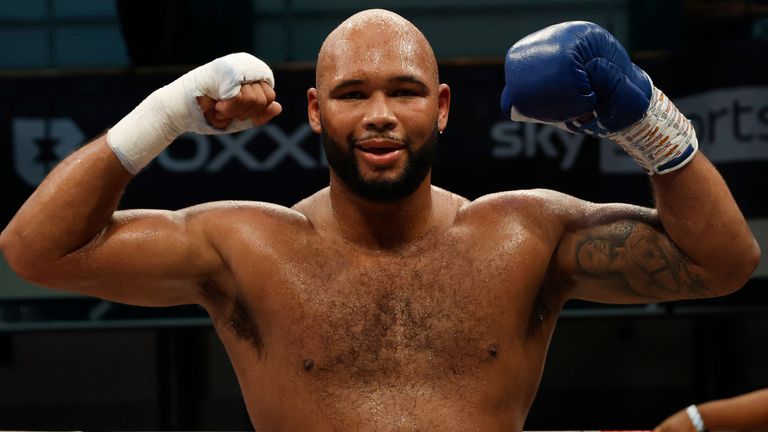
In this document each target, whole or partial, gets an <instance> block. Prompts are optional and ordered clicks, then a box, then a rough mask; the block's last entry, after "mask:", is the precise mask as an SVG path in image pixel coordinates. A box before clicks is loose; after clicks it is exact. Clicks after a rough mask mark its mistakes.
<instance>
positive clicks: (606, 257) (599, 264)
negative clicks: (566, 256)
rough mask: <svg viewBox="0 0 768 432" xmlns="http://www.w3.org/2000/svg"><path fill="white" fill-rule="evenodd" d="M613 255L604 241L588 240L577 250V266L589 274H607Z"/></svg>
mask: <svg viewBox="0 0 768 432" xmlns="http://www.w3.org/2000/svg"><path fill="white" fill-rule="evenodd" d="M614 254H615V253H614V252H613V251H612V250H611V245H610V244H608V242H606V241H605V240H601V239H594V240H590V241H588V242H586V243H584V244H583V245H582V246H581V248H579V253H578V260H579V265H580V266H581V268H583V269H584V271H586V272H587V273H589V274H594V275H604V274H608V272H609V271H610V265H611V260H612V259H613V255H614Z"/></svg>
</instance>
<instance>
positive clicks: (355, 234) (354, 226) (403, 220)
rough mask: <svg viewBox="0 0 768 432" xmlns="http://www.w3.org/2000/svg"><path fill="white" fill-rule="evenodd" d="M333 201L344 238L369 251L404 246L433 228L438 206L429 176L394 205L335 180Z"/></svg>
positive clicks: (333, 180) (331, 196) (333, 181)
mask: <svg viewBox="0 0 768 432" xmlns="http://www.w3.org/2000/svg"><path fill="white" fill-rule="evenodd" d="M330 200H331V210H332V211H333V216H334V218H335V220H336V222H337V223H338V229H339V232H340V234H341V236H342V238H344V240H345V241H347V242H349V243H352V244H354V245H357V246H360V247H363V248H366V249H377V250H380V249H395V248H398V247H401V246H405V245H407V244H408V243H410V242H412V241H414V240H416V239H418V238H420V237H422V236H423V235H424V234H425V233H426V232H427V231H429V230H430V228H432V225H433V214H434V213H435V211H434V208H433V206H434V204H435V203H434V202H433V200H432V186H431V184H430V176H429V175H428V176H427V177H426V178H425V179H424V181H423V182H422V183H421V184H420V185H419V187H418V188H417V189H416V190H415V191H414V192H413V193H412V194H410V195H408V196H407V197H405V198H402V199H400V200H397V201H392V202H379V201H373V200H369V199H366V198H363V197H361V196H360V195H357V194H355V193H354V192H353V191H352V190H350V189H349V187H347V186H346V185H345V184H343V183H342V182H341V181H340V180H339V179H337V178H333V177H332V178H331V187H330Z"/></svg>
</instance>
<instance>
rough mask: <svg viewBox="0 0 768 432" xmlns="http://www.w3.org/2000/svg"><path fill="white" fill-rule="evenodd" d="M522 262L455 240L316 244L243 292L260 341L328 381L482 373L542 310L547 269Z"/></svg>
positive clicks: (514, 346) (394, 380)
mask: <svg viewBox="0 0 768 432" xmlns="http://www.w3.org/2000/svg"><path fill="white" fill-rule="evenodd" d="M507 252H508V251H507ZM529 258H531V257H529ZM520 265H521V264H520V262H518V263H517V264H516V260H515V259H514V257H511V256H509V255H508V254H507V253H506V252H505V251H504V250H502V249H499V250H496V251H495V252H494V251H489V250H486V249H483V248H478V247H475V246H472V245H468V244H464V245H462V244H459V243H457V242H451V241H435V242H433V243H432V244H429V245H423V247H421V248H419V249H416V250H410V251H404V252H402V253H380V254H377V253H370V252H364V253H361V252H359V251H357V252H356V251H353V250H351V249H347V248H344V247H338V248H323V247H317V248H311V247H310V248H309V250H306V251H305V253H302V254H301V259H298V260H291V261H284V262H281V263H280V264H277V265H276V267H275V268H274V270H275V271H274V272H273V276H272V277H270V278H269V279H268V280H266V281H265V282H266V284H267V286H265V288H264V289H263V290H261V292H262V293H263V294H261V295H259V296H258V298H250V299H249V298H245V299H243V301H244V303H245V304H246V305H251V306H248V307H247V309H248V317H246V318H247V319H251V324H252V326H253V327H254V330H256V331H258V332H259V337H260V343H261V347H260V349H262V350H264V352H266V353H268V352H270V351H273V352H279V353H283V354H284V355H285V357H286V360H287V361H289V362H292V363H295V366H296V368H297V369H298V370H299V371H300V372H302V373H307V374H312V375H314V376H316V377H318V378H320V379H321V380H323V381H325V380H328V381H330V382H334V383H345V382H346V383H352V382H369V381H371V380H373V381H375V382H378V383H386V382H388V381H392V383H393V384H395V383H401V382H403V381H418V380H425V381H430V382H436V381H438V380H439V379H445V378H446V377H454V378H457V379H460V378H461V377H462V376H473V377H476V376H477V375H478V374H482V373H483V370H485V369H486V368H488V367H489V366H490V365H492V364H494V362H497V361H498V360H499V359H502V358H509V357H510V356H512V355H513V354H512V353H511V352H510V351H513V350H515V349H519V348H520V347H519V342H520V340H521V339H524V338H525V335H526V334H527V332H528V331H529V330H530V328H529V327H530V325H531V318H532V317H533V316H538V315H536V314H537V311H536V309H537V307H538V306H537V304H538V303H539V301H538V286H539V284H540V278H541V275H540V274H537V272H538V273H541V272H540V271H538V270H537V269H530V270H532V271H528V272H519V271H516V267H517V270H519V267H520ZM541 266H545V263H543V264H542V265H541ZM535 267H539V266H535ZM246 318H244V319H246ZM534 324H535V323H534Z"/></svg>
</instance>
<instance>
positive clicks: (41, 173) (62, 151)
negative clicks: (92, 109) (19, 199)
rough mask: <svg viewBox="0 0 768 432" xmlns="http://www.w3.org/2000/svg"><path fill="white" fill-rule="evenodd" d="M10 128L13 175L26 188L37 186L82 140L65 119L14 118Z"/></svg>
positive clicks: (76, 128)
mask: <svg viewBox="0 0 768 432" xmlns="http://www.w3.org/2000/svg"><path fill="white" fill-rule="evenodd" d="M11 129H12V132H11V133H12V134H13V162H14V167H15V168H16V174H18V175H19V177H21V178H22V179H23V180H24V181H25V182H26V183H27V184H29V185H30V186H37V185H38V184H40V182H41V181H43V178H44V177H45V176H46V175H47V174H48V173H49V172H50V171H51V170H52V169H53V167H55V166H56V164H57V163H59V161H60V160H62V159H64V158H65V157H66V156H67V155H68V154H70V153H72V152H73V151H75V150H76V149H77V148H78V147H79V146H80V145H81V144H82V143H83V140H84V135H83V133H82V132H81V131H80V129H79V128H78V127H77V125H76V124H75V122H73V121H72V120H71V119H68V118H14V119H13V121H12V126H11Z"/></svg>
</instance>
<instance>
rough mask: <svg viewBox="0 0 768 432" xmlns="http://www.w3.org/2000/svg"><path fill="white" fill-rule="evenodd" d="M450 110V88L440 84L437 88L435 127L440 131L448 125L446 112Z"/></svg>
mask: <svg viewBox="0 0 768 432" xmlns="http://www.w3.org/2000/svg"><path fill="white" fill-rule="evenodd" d="M450 110H451V88H450V87H448V84H440V86H439V87H438V88H437V127H438V130H439V131H440V132H442V131H444V130H445V128H446V127H447V126H448V113H449V112H450Z"/></svg>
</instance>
